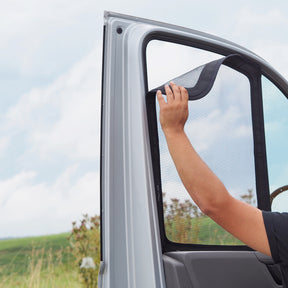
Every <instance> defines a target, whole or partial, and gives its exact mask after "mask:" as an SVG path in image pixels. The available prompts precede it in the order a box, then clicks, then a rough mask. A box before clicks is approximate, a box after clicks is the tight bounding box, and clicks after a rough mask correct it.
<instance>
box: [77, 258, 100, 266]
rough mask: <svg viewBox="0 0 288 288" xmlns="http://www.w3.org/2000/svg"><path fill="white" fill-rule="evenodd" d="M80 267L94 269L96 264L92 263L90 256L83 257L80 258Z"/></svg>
mask: <svg viewBox="0 0 288 288" xmlns="http://www.w3.org/2000/svg"><path fill="white" fill-rule="evenodd" d="M80 268H85V269H89V268H91V269H95V268H96V266H95V263H94V261H93V259H92V257H84V258H83V259H82V263H81V266H80Z"/></svg>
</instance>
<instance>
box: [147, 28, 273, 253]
mask: <svg viewBox="0 0 288 288" xmlns="http://www.w3.org/2000/svg"><path fill="white" fill-rule="evenodd" d="M153 40H159V41H164V42H170V43H174V44H180V45H185V46H189V47H193V48H198V49H202V50H206V51H209V52H214V53H218V54H219V55H223V56H227V55H229V54H235V53H237V54H239V55H241V54H240V53H239V52H238V51H237V52H235V51H234V50H232V49H231V50H230V49H228V48H225V47H223V46H221V45H213V44H211V43H210V45H207V43H206V42H205V41H201V39H200V40H199V39H191V38H189V37H183V36H180V35H175V34H172V33H171V34H170V33H168V32H162V31H159V32H154V33H151V34H149V35H147V36H146V38H145V40H144V41H143V46H142V55H143V65H144V66H143V69H144V79H145V93H146V95H148V94H147V93H148V74H147V73H148V70H147V58H146V57H147V55H146V50H147V46H148V44H149V42H150V41H153ZM241 56H243V57H244V59H245V62H246V64H243V65H240V66H237V65H236V66H235V64H233V63H228V64H226V65H227V66H228V67H230V68H232V69H234V70H236V71H238V72H240V73H242V74H244V75H245V76H246V77H247V78H248V81H249V83H250V103H251V116H252V128H253V143H254V144H253V145H254V163H255V178H256V195H257V204H258V208H259V209H261V210H265V211H271V204H270V191H269V180H268V168H267V156H266V144H265V130H264V116H263V101H262V84H261V76H262V74H263V73H262V71H261V67H260V65H259V64H258V63H257V62H256V61H253V59H249V58H248V57H246V56H245V55H241ZM266 77H267V76H266ZM167 80H168V79H167ZM272 82H273V81H272ZM273 83H274V82H273ZM275 85H276V84H275ZM276 86H277V85H276ZM155 98H156V96H155V95H154V97H152V96H147V97H146V108H147V121H148V130H149V138H150V148H151V158H152V166H153V176H154V185H155V194H156V201H157V209H158V220H159V231H160V239H161V244H162V252H163V253H165V252H170V251H176V250H180V251H195V250H198V251H199V250H204V251H215V250H221V251H227V250H228V251H231V250H232V251H250V250H252V249H251V248H249V247H247V246H245V245H233V246H231V245H206V244H192V243H191V244H186V243H185V244H184V243H177V242H172V241H171V240H169V239H168V238H167V236H166V233H165V224H164V211H163V197H162V180H161V169H160V151H159V140H158V127H157V114H156V105H155Z"/></svg>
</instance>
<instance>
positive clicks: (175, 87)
mask: <svg viewBox="0 0 288 288" xmlns="http://www.w3.org/2000/svg"><path fill="white" fill-rule="evenodd" d="M170 85H171V88H172V91H173V95H174V99H175V100H181V98H182V97H181V91H180V86H178V85H176V84H175V83H174V82H170Z"/></svg>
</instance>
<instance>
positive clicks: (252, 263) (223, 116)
mask: <svg viewBox="0 0 288 288" xmlns="http://www.w3.org/2000/svg"><path fill="white" fill-rule="evenodd" d="M102 77H103V78H102V83H103V87H102V126H101V127H102V132H101V229H102V233H101V243H102V246H101V250H102V251H101V254H102V255H101V268H100V273H99V282H98V285H99V287H100V288H114V287H115V288H136V287H137V288H141V287H143V288H144V287H145V288H147V287H149V288H156V287H157V288H160V287H161V288H164V287H167V288H172V287H173V288H176V287H179V288H184V287H185V288H186V287H193V288H195V287H201V288H211V287H214V288H231V287H233V288H240V287H241V288H243V287H245V288H249V287H261V288H266V287H267V288H268V287H281V281H282V280H281V273H280V270H279V267H278V266H277V265H274V263H273V261H272V259H271V258H270V257H267V256H264V255H262V254H260V253H258V252H255V251H253V250H252V249H250V248H249V247H247V246H245V245H243V244H242V243H240V242H239V241H238V240H237V239H235V238H234V237H233V236H231V235H229V234H228V233H226V232H225V231H223V230H222V229H221V228H220V227H219V226H218V225H217V224H216V223H214V222H213V221H212V220H210V219H208V218H207V217H206V216H205V215H203V214H202V213H201V211H199V209H198V208H197V206H196V205H195V204H194V203H193V202H192V201H191V199H190V198H189V197H188V193H187V192H186V191H185V189H184V187H183V186H182V184H181V181H180V180H179V177H178V175H177V172H176V170H175V168H174V165H173V162H172V160H171V158H170V155H169V152H168V149H167V146H166V142H165V138H164V135H163V133H162V131H161V127H160V125H159V115H158V113H159V111H158V110H159V109H158V107H157V105H158V104H157V101H156V97H155V91H156V90H157V89H162V88H163V84H165V83H167V82H168V81H169V80H172V79H174V82H175V83H176V84H179V85H182V86H184V87H186V88H187V89H188V92H189V100H190V101H189V115H190V116H189V119H188V121H187V123H186V126H185V128H186V132H187V134H188V136H189V137H190V139H191V142H192V143H193V145H194V147H195V148H196V150H197V151H198V152H199V154H200V155H201V157H202V158H203V159H204V160H205V162H207V163H208V165H209V166H210V167H211V168H212V170H213V171H214V172H215V173H216V174H217V175H218V176H219V177H220V179H221V180H222V181H223V182H224V184H225V186H226V187H227V189H228V191H229V192H230V193H231V194H232V195H233V196H234V197H236V198H239V199H241V200H243V201H246V202H248V203H249V204H251V205H257V206H258V207H259V208H260V209H262V210H266V211H270V210H271V199H270V198H274V196H275V195H276V194H277V193H278V194H281V195H279V196H278V197H276V199H274V200H273V204H272V209H273V210H274V211H281V210H282V209H285V206H286V207H288V206H287V204H288V198H287V195H286V193H285V190H286V189H287V188H288V187H287V184H288V183H287V182H285V181H287V174H288V166H287V163H288V153H287V152H286V150H284V149H285V148H286V144H285V142H286V143H287V135H288V116H287V115H288V113H287V111H288V101H287V95H288V84H287V82H286V80H285V79H283V77H281V75H279V73H277V72H276V71H275V70H274V69H273V68H271V67H270V66H269V65H268V64H267V63H266V62H265V61H264V60H263V59H261V58H260V57H258V56H257V55H255V54H254V53H252V52H250V51H249V50H247V49H245V48H243V47H240V46H238V45H236V44H234V43H231V42H229V41H226V40H223V39H220V38H218V37H215V36H211V35H208V34H205V33H201V32H198V31H194V30H190V29H186V28H182V27H177V26H173V25H169V24H164V23H158V22H154V21H150V20H145V19H140V18H136V17H130V16H126V15H119V14H115V13H110V12H106V13H105V24H104V48H103V76H102ZM155 88H156V90H155ZM285 187H286V188H285ZM274 191H276V192H277V193H276V194H275V193H273V192H274ZM282 192H284V193H282ZM287 194H288V193H287ZM270 195H272V197H271V196H270ZM281 197H282V198H281ZM277 198H278V199H280V201H278V200H277ZM255 237H257V235H255Z"/></svg>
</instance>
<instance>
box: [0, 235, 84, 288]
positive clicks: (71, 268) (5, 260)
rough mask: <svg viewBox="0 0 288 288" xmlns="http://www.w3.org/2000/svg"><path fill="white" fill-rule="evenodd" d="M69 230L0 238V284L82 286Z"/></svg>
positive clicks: (14, 285)
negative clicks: (43, 234) (61, 232)
mask: <svg viewBox="0 0 288 288" xmlns="http://www.w3.org/2000/svg"><path fill="white" fill-rule="evenodd" d="M68 236H69V234H68V233H64V234H59V235H49V236H41V237H27V238H21V239H9V240H1V241H0V287H1V288H2V287H49V288H50V287H81V285H80V282H79V278H78V272H77V267H76V265H75V259H74V257H73V255H72V254H71V251H70V245H69V241H68V239H67V237H68Z"/></svg>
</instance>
